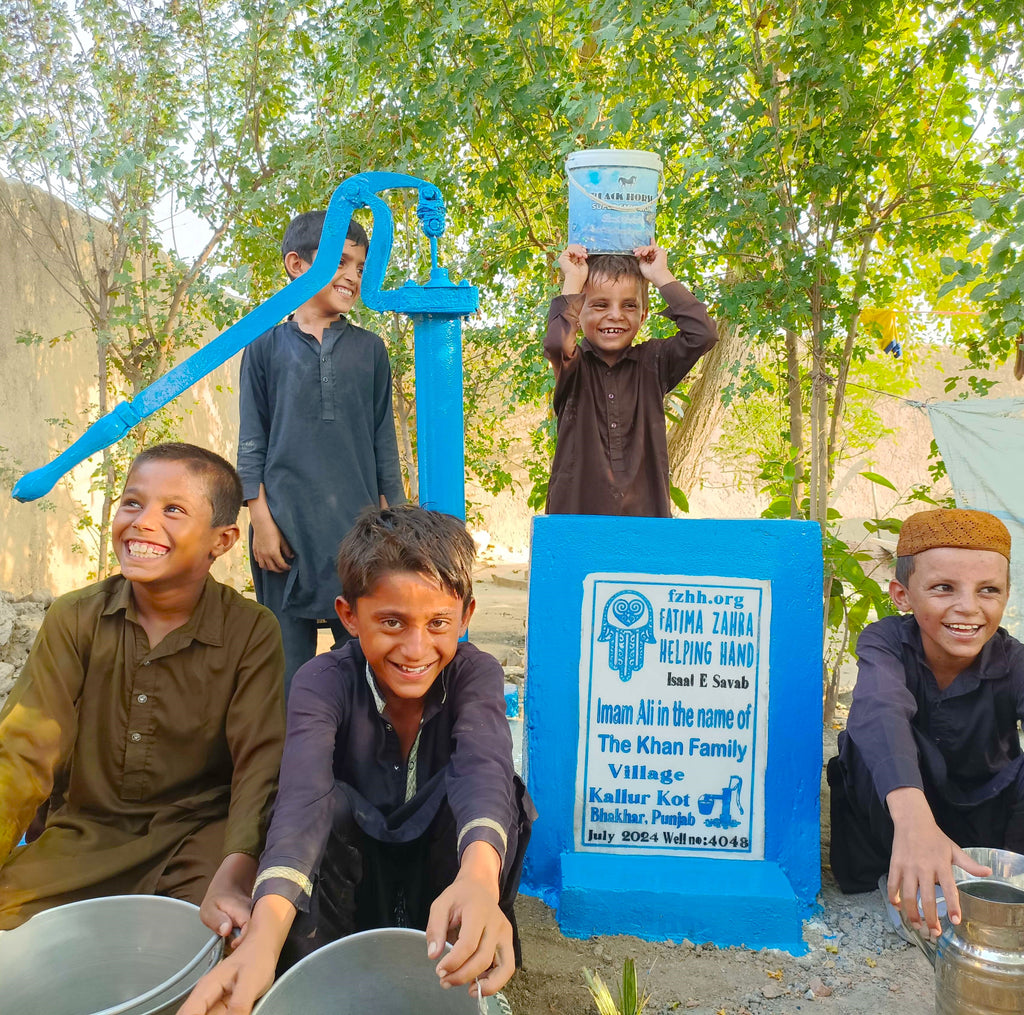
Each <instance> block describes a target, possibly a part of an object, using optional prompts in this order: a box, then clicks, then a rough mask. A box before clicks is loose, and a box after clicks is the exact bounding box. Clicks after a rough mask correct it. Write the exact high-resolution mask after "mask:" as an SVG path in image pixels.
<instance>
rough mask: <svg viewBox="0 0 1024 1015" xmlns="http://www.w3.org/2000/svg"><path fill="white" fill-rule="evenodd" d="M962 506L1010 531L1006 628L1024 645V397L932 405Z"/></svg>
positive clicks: (937, 436)
mask: <svg viewBox="0 0 1024 1015" xmlns="http://www.w3.org/2000/svg"><path fill="white" fill-rule="evenodd" d="M928 415H929V416H930V417H931V423H932V430H933V431H934V433H935V440H936V442H937V443H938V445H939V452H940V453H941V454H942V460H943V461H944V462H945V463H946V469H947V470H948V471H949V479H950V482H951V483H952V484H953V493H954V495H955V497H956V502H957V505H958V506H959V507H964V508H975V509H977V510H980V511H989V512H991V513H992V514H994V515H996V517H998V518H1001V519H1002V520H1003V522H1005V523H1006V527H1007V528H1008V529H1009V530H1010V536H1011V538H1012V540H1013V550H1012V553H1011V554H1010V557H1011V561H1010V601H1009V603H1008V604H1007V607H1006V613H1005V614H1004V615H1003V627H1005V628H1006V629H1007V630H1008V631H1009V632H1010V633H1011V634H1012V635H1014V637H1016V638H1020V639H1021V640H1022V641H1024V398H979V399H971V400H969V401H963V402H932V403H929V405H928Z"/></svg>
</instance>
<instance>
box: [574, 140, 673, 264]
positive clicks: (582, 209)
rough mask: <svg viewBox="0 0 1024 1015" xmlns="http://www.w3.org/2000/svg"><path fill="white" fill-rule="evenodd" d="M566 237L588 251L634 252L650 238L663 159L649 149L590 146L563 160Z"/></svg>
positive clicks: (658, 195)
mask: <svg viewBox="0 0 1024 1015" xmlns="http://www.w3.org/2000/svg"><path fill="white" fill-rule="evenodd" d="M565 172H566V176H567V177H568V181H569V242H570V243H579V244H581V245H582V246H584V247H586V248H587V250H588V251H589V252H590V253H632V252H633V250H634V249H636V248H637V247H643V246H647V245H648V244H651V243H653V242H654V222H655V217H656V215H657V210H658V198H659V197H660V194H661V158H660V157H659V156H658V155H655V154H654V153H653V152H640V151H628V150H625V149H603V148H592V149H590V150H589V151H581V152H573V154H572V155H570V156H569V157H568V158H567V159H566V161H565Z"/></svg>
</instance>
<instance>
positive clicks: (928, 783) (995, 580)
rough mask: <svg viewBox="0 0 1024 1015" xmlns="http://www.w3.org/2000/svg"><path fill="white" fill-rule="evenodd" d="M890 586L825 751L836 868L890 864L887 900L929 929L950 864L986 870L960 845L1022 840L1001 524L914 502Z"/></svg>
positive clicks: (855, 881)
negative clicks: (887, 605)
mask: <svg viewBox="0 0 1024 1015" xmlns="http://www.w3.org/2000/svg"><path fill="white" fill-rule="evenodd" d="M896 553H897V563H896V577H895V579H894V580H893V581H892V582H890V584H889V594H890V595H891V596H892V599H893V602H894V603H895V604H896V606H897V608H898V609H900V610H902V611H904V615H903V616H894V617H886V618H884V619H882V620H879V621H877V622H876V623H874V624H871V625H869V626H868V627H867V628H865V629H864V631H863V633H862V634H861V635H860V637H859V639H858V641H857V657H858V673H857V684H856V687H855V688H854V695H853V704H852V705H851V707H850V716H849V720H848V722H847V727H846V732H845V733H842V734H840V737H839V756H838V757H837V758H832V760H831V761H829V764H828V782H829V786H830V787H831V814H832V845H831V862H832V871H833V873H834V874H835V876H836V880H837V881H838V882H839V886H840V888H842V889H843V891H844V892H863V891H870V890H871V889H873V888H874V887H875V885H876V884H877V883H878V881H879V878H880V877H883V876H884V875H885V874H886V872H888V886H887V893H888V897H889V901H890V902H891V903H892V904H893V905H902V908H903V912H904V915H905V916H906V918H907V920H908V921H909V922H910V923H911V924H912V925H913V926H915V927H919V926H920V923H921V918H920V916H919V914H918V908H917V896H918V892H920V896H921V904H922V908H923V911H924V920H925V923H926V925H927V927H928V929H929V930H930V932H931V933H932V934H933V935H934V936H938V934H939V932H940V925H939V921H938V916H937V913H936V901H935V885H936V884H939V885H941V886H942V892H943V895H944V897H945V900H946V906H947V910H948V912H949V916H950V919H951V920H952V922H953V923H958V922H959V920H960V904H959V899H958V896H957V891H956V886H955V884H954V882H953V874H952V870H951V867H952V865H953V864H956V865H957V866H959V867H962V868H963V869H964V870H965V871H967V872H968V873H970V874H975V875H979V876H985V875H988V874H991V873H992V872H991V870H989V868H987V867H983V866H981V865H980V864H977V863H975V862H974V861H972V860H971V859H970V857H969V856H967V855H966V854H965V853H964V851H963V848H962V847H966V846H989V847H995V848H1004V849H1008V850H1011V851H1013V852H1016V853H1024V757H1022V754H1021V747H1020V740H1019V738H1018V721H1019V719H1020V718H1021V717H1024V645H1021V643H1020V642H1018V641H1017V640H1016V639H1015V638H1012V637H1011V636H1010V635H1009V634H1007V633H1006V631H1004V630H1003V629H1002V628H1001V627H1000V626H999V622H1000V620H1001V619H1002V616H1003V610H1004V609H1005V607H1006V601H1007V596H1008V593H1009V558H1010V534H1009V532H1008V531H1007V529H1006V526H1005V525H1003V523H1002V522H1001V521H999V519H998V518H996V517H994V516H993V515H990V514H987V513H985V512H983V511H965V510H959V509H954V510H948V509H940V510H935V511H921V512H918V513H917V514H914V515H911V516H910V517H909V518H908V519H907V520H906V521H905V522H904V523H903V527H902V529H901V531H900V537H899V543H898V545H897V549H896Z"/></svg>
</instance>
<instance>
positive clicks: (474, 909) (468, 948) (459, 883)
mask: <svg viewBox="0 0 1024 1015" xmlns="http://www.w3.org/2000/svg"><path fill="white" fill-rule="evenodd" d="M483 851H487V854H489V856H486V855H484V854H483ZM471 854H475V857H474V856H473V855H471ZM482 855H483V856H484V859H483V862H482V863H476V862H475V859H476V858H477V857H480V856H482ZM491 858H493V861H492V859H491ZM500 865H501V861H500V860H499V858H498V854H497V853H496V852H495V850H494V848H493V847H492V846H490V845H488V844H487V843H486V842H473V843H470V845H469V846H467V847H466V850H465V852H464V853H463V859H462V866H461V869H460V871H459V875H458V877H456V879H455V880H454V881H453V882H452V883H451V885H449V886H448V888H446V889H445V890H444V891H443V892H442V893H441V894H440V895H439V896H438V897H437V898H436V899H435V900H434V904H433V905H432V906H431V907H430V919H429V920H428V921H427V955H428V957H429V958H432V959H436V958H438V956H440V955H441V952H442V951H443V950H444V942H445V938H446V937H447V935H448V931H449V930H451V929H453V928H455V927H458V928H459V935H458V939H457V940H456V942H455V944H454V946H453V948H452V950H451V951H450V952H449V953H448V954H447V955H445V957H444V958H443V959H441V961H440V962H438V964H437V975H438V976H439V977H440V978H441V986H442V987H445V988H448V987H457V986H460V985H461V984H464V983H471V984H472V985H471V986H470V988H469V993H470V994H471V995H475V994H476V984H474V983H472V981H473V980H474V979H478V980H479V982H480V993H481V994H482V995H484V996H485V997H486V996H487V995H489V994H494V993H496V992H497V991H499V990H501V988H502V987H503V986H504V985H505V984H506V983H507V982H508V980H509V977H511V975H512V974H513V973H514V972H515V954H514V951H513V948H512V925H511V924H510V923H509V922H508V920H507V919H506V917H505V914H504V913H503V912H502V911H501V909H500V908H499V907H498V877H497V872H498V869H499V868H500Z"/></svg>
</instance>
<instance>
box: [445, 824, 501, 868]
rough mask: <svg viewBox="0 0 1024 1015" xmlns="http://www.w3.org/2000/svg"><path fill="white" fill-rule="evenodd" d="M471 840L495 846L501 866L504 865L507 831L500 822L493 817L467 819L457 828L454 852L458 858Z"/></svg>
mask: <svg viewBox="0 0 1024 1015" xmlns="http://www.w3.org/2000/svg"><path fill="white" fill-rule="evenodd" d="M473 842H486V843H487V844H488V845H491V846H493V847H494V848H495V850H496V851H497V853H498V856H499V857H501V866H502V867H503V868H504V866H505V852H506V851H507V849H508V833H507V832H506V831H505V829H504V827H503V826H502V824H501V822H499V821H495V820H494V819H493V818H473V820H472V821H467V822H466V823H465V824H464V825H463V826H462V828H461V829H459V840H458V842H457V843H456V847H455V849H456V852H457V853H458V855H459V857H460V859H461V857H462V851H463V850H464V849H465V848H466V847H467V846H468V845H470V843H473Z"/></svg>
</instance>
